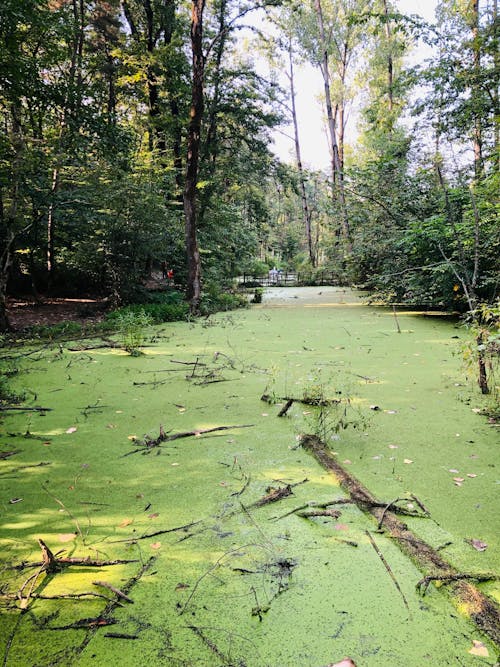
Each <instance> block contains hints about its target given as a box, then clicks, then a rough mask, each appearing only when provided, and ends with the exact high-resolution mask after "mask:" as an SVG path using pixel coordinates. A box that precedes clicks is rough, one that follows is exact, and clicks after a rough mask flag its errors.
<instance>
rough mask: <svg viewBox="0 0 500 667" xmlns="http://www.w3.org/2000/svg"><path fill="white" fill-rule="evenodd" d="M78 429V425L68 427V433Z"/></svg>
mask: <svg viewBox="0 0 500 667" xmlns="http://www.w3.org/2000/svg"><path fill="white" fill-rule="evenodd" d="M76 430H77V428H76V426H70V427H69V428H68V429H66V433H74V432H75V431H76Z"/></svg>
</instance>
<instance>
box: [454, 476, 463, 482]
mask: <svg viewBox="0 0 500 667" xmlns="http://www.w3.org/2000/svg"><path fill="white" fill-rule="evenodd" d="M453 481H454V482H460V483H462V482H465V479H464V478H463V477H454V478H453Z"/></svg>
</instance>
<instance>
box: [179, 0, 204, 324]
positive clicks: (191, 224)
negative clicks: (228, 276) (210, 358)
mask: <svg viewBox="0 0 500 667" xmlns="http://www.w3.org/2000/svg"><path fill="white" fill-rule="evenodd" d="M204 9H205V0H193V2H192V5H191V50H192V57H193V70H192V84H191V111H190V121H189V128H188V137H187V160H186V180H185V185H184V194H183V199H184V217H185V239H186V253H187V267H188V279H187V298H188V300H189V304H190V308H191V311H192V312H197V311H198V308H199V305H200V299H201V261H200V251H199V248H198V239H197V197H196V186H197V183H198V173H199V159H200V142H201V121H202V118H203V109H204V75H205V55H204V53H203V12H204Z"/></svg>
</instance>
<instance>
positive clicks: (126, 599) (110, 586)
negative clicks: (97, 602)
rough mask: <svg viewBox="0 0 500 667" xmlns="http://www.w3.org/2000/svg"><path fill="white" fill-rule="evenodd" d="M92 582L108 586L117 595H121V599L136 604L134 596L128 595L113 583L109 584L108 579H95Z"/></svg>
mask: <svg viewBox="0 0 500 667" xmlns="http://www.w3.org/2000/svg"><path fill="white" fill-rule="evenodd" d="M92 583H93V585H94V586H100V587H101V588H107V589H108V590H110V591H111V592H112V593H114V594H115V595H116V596H117V597H119V598H120V599H121V600H125V601H126V602H130V604H134V601H133V600H132V598H129V596H128V595H126V594H125V593H124V592H123V591H121V590H120V589H119V588H116V587H115V586H113V585H112V584H108V582H107V581H93V582H92Z"/></svg>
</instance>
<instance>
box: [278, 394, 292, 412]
mask: <svg viewBox="0 0 500 667" xmlns="http://www.w3.org/2000/svg"><path fill="white" fill-rule="evenodd" d="M294 402H295V399H293V398H289V399H288V400H287V402H286V403H285V405H284V406H283V407H282V408H281V410H280V411H279V412H278V417H284V416H285V415H286V413H287V412H288V410H290V408H291V407H292V405H293V404H294Z"/></svg>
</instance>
